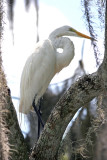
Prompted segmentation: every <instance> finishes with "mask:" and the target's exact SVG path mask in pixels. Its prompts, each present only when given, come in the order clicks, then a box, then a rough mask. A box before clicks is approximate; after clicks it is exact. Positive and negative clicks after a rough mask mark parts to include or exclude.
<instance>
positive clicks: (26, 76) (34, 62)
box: [19, 40, 56, 112]
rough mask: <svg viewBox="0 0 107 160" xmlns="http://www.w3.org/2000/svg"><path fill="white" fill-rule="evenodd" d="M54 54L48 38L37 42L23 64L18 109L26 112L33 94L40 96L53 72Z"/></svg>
mask: <svg viewBox="0 0 107 160" xmlns="http://www.w3.org/2000/svg"><path fill="white" fill-rule="evenodd" d="M55 63H56V56H55V50H54V48H53V46H52V44H51V42H50V40H45V41H44V42H43V43H38V44H37V46H36V49H35V51H34V53H33V54H32V55H31V56H30V57H29V58H28V60H27V61H26V64H25V66H24V69H23V72H22V77H21V83H20V106H19V108H20V109H19V110H20V111H22V112H28V111H29V110H30V106H31V105H32V102H33V99H34V96H35V94H36V95H38V98H39V97H41V96H42V95H43V94H44V92H45V90H46V88H47V87H48V84H49V83H50V81H51V79H52V78H53V76H54V74H55Z"/></svg>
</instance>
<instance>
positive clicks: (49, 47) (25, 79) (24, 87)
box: [19, 26, 91, 114]
mask: <svg viewBox="0 0 107 160" xmlns="http://www.w3.org/2000/svg"><path fill="white" fill-rule="evenodd" d="M63 36H78V37H85V38H88V39H91V37H88V36H86V35H83V34H81V33H80V32H77V31H76V30H74V29H73V28H71V27H69V26H63V27H61V28H58V29H56V30H55V31H53V32H52V33H51V34H50V36H49V39H47V40H45V41H43V42H39V43H37V44H36V48H35V51H34V53H32V54H31V56H30V57H29V58H28V59H27V61H26V63H25V66H24V68H23V72H22V76H21V82H20V104H19V112H21V113H24V114H27V113H29V111H30V110H31V106H32V102H33V100H34V97H35V95H36V97H35V104H37V102H38V100H39V99H40V97H42V95H43V94H44V92H45V91H46V89H47V87H48V85H49V83H50V81H51V80H52V78H53V77H54V75H55V74H56V73H57V72H59V71H60V70H62V69H63V68H64V67H66V66H68V65H69V63H70V62H71V60H72V59H73V57H74V45H73V42H72V41H71V40H70V39H69V38H67V37H63ZM57 48H62V49H63V53H58V52H57Z"/></svg>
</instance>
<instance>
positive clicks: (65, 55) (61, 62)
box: [51, 37, 74, 73]
mask: <svg viewBox="0 0 107 160" xmlns="http://www.w3.org/2000/svg"><path fill="white" fill-rule="evenodd" d="M51 41H52V44H53V46H54V48H55V50H56V73H57V72H60V71H61V70H62V69H63V68H64V67H66V66H68V65H69V63H70V62H71V60H72V59H73V57H74V45H73V42H72V41H71V40H70V39H69V38H67V37H58V38H56V37H55V38H54V37H53V38H52V39H51ZM58 48H62V49H63V52H62V53H59V52H57V49H58Z"/></svg>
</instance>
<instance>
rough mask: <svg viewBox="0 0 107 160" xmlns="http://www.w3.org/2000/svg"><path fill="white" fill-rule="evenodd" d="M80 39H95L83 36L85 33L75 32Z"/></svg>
mask: <svg viewBox="0 0 107 160" xmlns="http://www.w3.org/2000/svg"><path fill="white" fill-rule="evenodd" d="M75 32H76V33H77V34H78V35H79V36H80V37H83V38H87V39H91V40H93V38H92V37H89V36H87V35H85V34H83V33H80V32H78V31H75Z"/></svg>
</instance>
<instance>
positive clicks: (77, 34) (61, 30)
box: [49, 26, 94, 40]
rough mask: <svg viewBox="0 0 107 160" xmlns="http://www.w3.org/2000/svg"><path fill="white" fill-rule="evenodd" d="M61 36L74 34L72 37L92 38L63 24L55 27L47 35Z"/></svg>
mask: <svg viewBox="0 0 107 160" xmlns="http://www.w3.org/2000/svg"><path fill="white" fill-rule="evenodd" d="M61 36H74V37H81V38H87V39H91V40H94V39H93V38H92V37H89V36H87V35H85V34H83V33H80V32H78V31H77V30H75V29H74V28H72V27H70V26H63V27H60V28H57V29H56V30H54V31H53V32H52V33H51V34H50V36H49V37H56V38H57V37H61Z"/></svg>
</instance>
